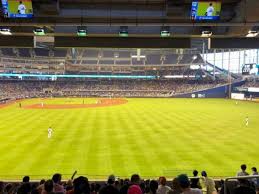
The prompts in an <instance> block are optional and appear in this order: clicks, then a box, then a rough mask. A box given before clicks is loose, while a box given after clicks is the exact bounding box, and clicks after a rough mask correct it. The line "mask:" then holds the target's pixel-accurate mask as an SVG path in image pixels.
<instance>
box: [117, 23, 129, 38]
mask: <svg viewBox="0 0 259 194" xmlns="http://www.w3.org/2000/svg"><path fill="white" fill-rule="evenodd" d="M119 36H120V37H128V36H129V32H128V26H121V27H120V32H119Z"/></svg>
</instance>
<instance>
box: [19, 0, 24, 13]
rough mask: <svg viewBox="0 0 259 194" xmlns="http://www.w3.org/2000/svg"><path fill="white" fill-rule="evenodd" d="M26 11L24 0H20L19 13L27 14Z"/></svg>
mask: <svg viewBox="0 0 259 194" xmlns="http://www.w3.org/2000/svg"><path fill="white" fill-rule="evenodd" d="M25 12H26V7H25V5H24V4H23V3H22V1H20V5H18V13H19V14H26V13H25Z"/></svg>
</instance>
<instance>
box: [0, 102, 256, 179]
mask: <svg viewBox="0 0 259 194" xmlns="http://www.w3.org/2000/svg"><path fill="white" fill-rule="evenodd" d="M96 100H97V99H85V102H86V103H95V102H96ZM41 101H42V100H40V99H32V100H25V101H23V102H22V105H23V106H24V105H28V104H35V103H39V102H41ZM71 101H72V102H73V103H82V99H72V100H71ZM71 101H68V99H67V98H63V99H52V100H44V103H54V104H55V103H56V104H66V103H71ZM246 116H248V117H249V126H245V117H246ZM258 116H259V104H257V103H253V102H238V104H236V101H233V100H225V99H128V103H127V104H124V105H119V106H110V107H98V108H84V109H83V108H82V109H61V110H48V109H23V108H19V107H18V104H13V105H10V106H8V107H5V108H1V109H0V121H1V125H0V154H1V157H0V164H1V165H0V178H1V179H20V178H21V177H22V176H23V175H30V176H31V177H32V178H35V179H39V178H48V177H50V176H51V175H52V174H53V173H55V172H60V173H62V174H63V175H64V176H63V177H65V178H69V177H70V174H72V173H73V171H74V170H77V171H78V173H79V174H83V175H85V176H88V177H89V178H90V179H91V178H92V179H93V178H106V177H107V176H108V175H109V174H111V173H114V174H115V175H117V176H119V177H129V176H130V175H131V174H132V173H139V174H140V175H141V176H142V177H156V178H157V177H158V176H161V175H165V176H168V177H171V176H175V175H177V174H179V173H188V174H190V173H191V171H192V170H193V169H197V170H199V171H201V170H206V171H207V172H208V174H209V176H214V177H219V176H233V175H235V174H236V172H237V171H238V170H239V167H240V165H241V164H243V163H246V164H247V165H248V168H249V169H248V171H249V170H250V168H251V167H252V166H256V165H258V161H259V155H258V150H259V144H258V142H257V141H258V137H259V119H258ZM49 126H52V128H53V136H52V138H51V139H48V138H47V129H48V127H49ZM257 167H258V166H257ZM190 175H191V174H190Z"/></svg>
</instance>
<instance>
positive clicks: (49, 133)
mask: <svg viewBox="0 0 259 194" xmlns="http://www.w3.org/2000/svg"><path fill="white" fill-rule="evenodd" d="M51 136H52V128H51V127H49V128H48V138H51Z"/></svg>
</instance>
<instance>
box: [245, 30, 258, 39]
mask: <svg viewBox="0 0 259 194" xmlns="http://www.w3.org/2000/svg"><path fill="white" fill-rule="evenodd" d="M258 34H259V32H258V31H256V30H249V31H248V34H247V35H246V37H247V38H253V37H256V36H257V35H258Z"/></svg>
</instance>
